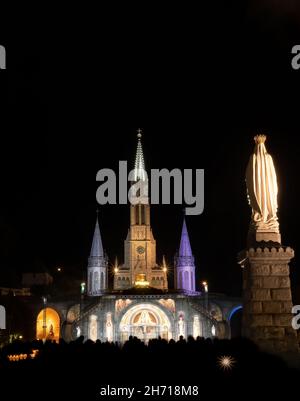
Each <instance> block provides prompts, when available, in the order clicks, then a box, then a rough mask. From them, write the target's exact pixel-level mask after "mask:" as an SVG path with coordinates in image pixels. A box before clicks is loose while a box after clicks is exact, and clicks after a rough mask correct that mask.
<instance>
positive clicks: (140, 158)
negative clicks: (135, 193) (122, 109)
mask: <svg viewBox="0 0 300 401" xmlns="http://www.w3.org/2000/svg"><path fill="white" fill-rule="evenodd" d="M137 132H138V134H137V138H138V143H137V149H136V156H135V163H134V180H135V181H138V180H145V178H146V177H145V163H144V154H143V147H142V141H141V138H142V130H141V129H140V128H139V129H138V131H137Z"/></svg>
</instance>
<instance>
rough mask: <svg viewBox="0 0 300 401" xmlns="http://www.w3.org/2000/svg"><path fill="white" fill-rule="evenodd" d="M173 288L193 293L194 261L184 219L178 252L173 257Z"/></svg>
mask: <svg viewBox="0 0 300 401" xmlns="http://www.w3.org/2000/svg"><path fill="white" fill-rule="evenodd" d="M175 288H177V289H179V290H185V291H188V292H193V291H195V259H194V256H193V253H192V248H191V243H190V239H189V234H188V231H187V227H186V222H185V218H184V220H183V225H182V232H181V239H180V247H179V252H178V255H176V256H175Z"/></svg>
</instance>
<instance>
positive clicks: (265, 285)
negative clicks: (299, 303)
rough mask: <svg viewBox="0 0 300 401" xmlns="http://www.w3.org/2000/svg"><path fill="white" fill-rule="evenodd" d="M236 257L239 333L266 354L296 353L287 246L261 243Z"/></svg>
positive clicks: (296, 344)
mask: <svg viewBox="0 0 300 401" xmlns="http://www.w3.org/2000/svg"><path fill="white" fill-rule="evenodd" d="M260 246H261V247H259V245H258V246H257V247H254V248H250V249H248V250H246V251H244V252H242V253H241V254H240V264H241V265H242V267H243V304H244V305H243V328H242V334H243V336H244V337H248V338H250V339H251V340H253V341H254V342H255V343H256V344H258V345H259V346H260V347H261V348H262V349H263V350H265V351H269V352H276V353H277V352H290V351H293V352H294V351H298V342H297V333H296V331H295V330H294V329H293V328H292V324H291V323H292V317H293V315H292V313H291V310H292V295H291V286H290V277H289V262H290V260H291V259H292V258H293V257H294V251H293V249H291V248H289V247H282V246H278V247H276V248H275V247H272V248H271V247H268V246H267V245H265V244H264V243H262V244H261V245H260Z"/></svg>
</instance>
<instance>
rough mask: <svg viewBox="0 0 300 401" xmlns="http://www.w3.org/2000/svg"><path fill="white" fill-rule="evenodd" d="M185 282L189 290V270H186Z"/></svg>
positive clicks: (185, 286)
mask: <svg viewBox="0 0 300 401" xmlns="http://www.w3.org/2000/svg"><path fill="white" fill-rule="evenodd" d="M183 283H184V288H185V289H186V290H189V289H190V282H189V272H187V271H185V272H184V281H183Z"/></svg>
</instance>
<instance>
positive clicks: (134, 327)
mask: <svg viewBox="0 0 300 401" xmlns="http://www.w3.org/2000/svg"><path fill="white" fill-rule="evenodd" d="M120 333H121V341H122V342H124V341H127V340H128V338H129V336H134V337H138V338H139V339H141V340H142V341H145V342H147V341H149V340H150V339H152V338H157V337H161V338H164V339H166V340H170V339H171V338H172V331H171V323H170V320H169V318H168V316H167V315H166V313H165V312H164V311H163V310H162V309H160V308H159V307H158V306H156V305H153V304H146V303H145V304H144V303H143V304H138V305H134V306H132V307H131V308H130V309H129V310H128V311H127V312H126V313H125V314H124V316H123V317H122V319H121V322H120Z"/></svg>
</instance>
